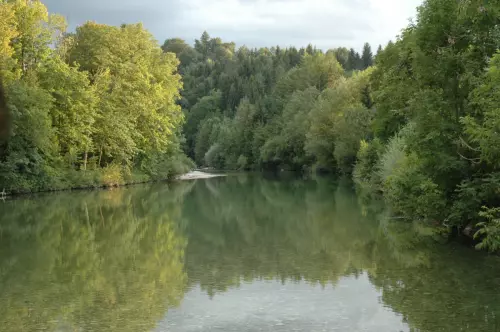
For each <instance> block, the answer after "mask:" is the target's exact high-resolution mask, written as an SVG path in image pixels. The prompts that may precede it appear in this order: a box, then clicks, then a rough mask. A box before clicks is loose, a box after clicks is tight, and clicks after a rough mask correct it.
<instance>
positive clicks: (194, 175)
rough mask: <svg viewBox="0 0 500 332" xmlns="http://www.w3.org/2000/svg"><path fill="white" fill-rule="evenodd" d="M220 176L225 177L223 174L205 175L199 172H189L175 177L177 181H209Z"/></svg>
mask: <svg viewBox="0 0 500 332" xmlns="http://www.w3.org/2000/svg"><path fill="white" fill-rule="evenodd" d="M220 176H225V175H224V174H211V173H205V172H200V171H193V172H189V173H187V174H184V175H181V176H179V177H177V180H198V179H210V178H216V177H220Z"/></svg>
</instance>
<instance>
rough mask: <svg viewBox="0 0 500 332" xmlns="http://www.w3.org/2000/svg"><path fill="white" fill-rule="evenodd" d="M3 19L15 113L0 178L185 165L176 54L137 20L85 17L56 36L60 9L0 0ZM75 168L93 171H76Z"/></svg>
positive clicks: (46, 179)
mask: <svg viewBox="0 0 500 332" xmlns="http://www.w3.org/2000/svg"><path fill="white" fill-rule="evenodd" d="M0 18H1V20H2V23H1V24H0V75H1V76H2V80H3V81H5V83H6V90H7V91H6V92H7V103H8V108H9V111H10V113H11V118H12V133H11V135H10V139H9V141H8V143H7V145H6V146H5V147H3V148H2V155H1V156H0V169H1V170H2V174H1V175H0V187H2V188H5V189H6V190H8V191H11V192H27V191H38V190H53V189H61V188H67V187H82V186H86V185H88V186H92V187H93V186H100V185H106V186H109V185H111V186H112V185H117V184H123V183H125V182H127V181H126V179H125V177H124V176H125V175H126V174H127V172H128V170H129V169H135V168H141V167H143V166H144V165H145V164H148V167H143V168H144V169H147V174H148V175H149V176H150V179H159V178H161V174H164V175H165V176H166V177H171V176H172V173H173V172H175V171H174V169H176V171H178V170H181V169H183V167H179V166H174V164H175V163H176V162H177V161H181V164H185V160H184V158H183V157H181V154H180V153H179V146H180V141H181V140H180V138H179V136H180V134H179V130H178V129H179V127H180V126H181V124H182V123H183V114H182V112H181V108H180V106H179V105H177V101H178V99H179V97H180V94H179V90H180V88H181V87H182V84H181V81H180V78H181V77H180V75H178V74H177V66H178V64H179V63H178V60H177V59H176V57H175V55H174V54H172V53H164V52H163V51H162V50H161V48H160V47H159V45H158V44H157V42H156V41H155V40H154V39H153V37H152V35H151V34H150V33H149V32H148V31H146V30H145V29H144V28H143V27H142V25H141V24H135V25H122V26H121V27H111V26H106V25H99V24H96V23H91V22H89V23H86V24H84V25H83V26H80V27H78V28H77V31H76V33H74V34H66V35H64V37H63V33H64V31H65V28H66V22H65V21H64V19H63V18H62V17H61V16H58V15H49V14H48V11H47V8H46V7H45V6H44V5H43V4H42V3H41V2H40V1H25V0H13V1H2V2H0ZM148 156H149V157H148ZM174 160H176V161H175V162H174ZM155 167H157V169H154V168H155ZM167 167H168V169H167ZM80 170H81V171H82V172H86V171H87V170H89V171H91V173H92V174H91V175H89V176H87V175H81V176H78V175H75V174H76V173H75V172H78V171H80ZM167 175H168V176H167ZM96 179H99V180H96ZM73 181H74V182H73Z"/></svg>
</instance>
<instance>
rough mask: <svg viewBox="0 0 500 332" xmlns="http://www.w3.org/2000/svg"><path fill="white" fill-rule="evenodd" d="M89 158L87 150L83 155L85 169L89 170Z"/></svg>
mask: <svg viewBox="0 0 500 332" xmlns="http://www.w3.org/2000/svg"><path fill="white" fill-rule="evenodd" d="M87 158H88V152H87V150H85V154H84V155H83V170H84V171H86V170H87Z"/></svg>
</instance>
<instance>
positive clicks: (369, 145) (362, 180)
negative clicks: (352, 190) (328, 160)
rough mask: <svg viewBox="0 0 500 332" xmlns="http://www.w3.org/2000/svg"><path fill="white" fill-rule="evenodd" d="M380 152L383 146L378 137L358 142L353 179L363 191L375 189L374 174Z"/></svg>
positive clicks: (368, 191)
mask: <svg viewBox="0 0 500 332" xmlns="http://www.w3.org/2000/svg"><path fill="white" fill-rule="evenodd" d="M382 152H383V147H382V143H381V142H380V140H379V139H375V140H373V141H371V142H367V141H365V140H362V141H361V143H360V147H359V151H358V154H357V158H356V159H357V161H356V166H355V167H354V171H353V179H354V183H355V184H356V185H357V186H358V188H359V189H361V191H363V192H365V193H374V192H376V191H377V185H376V183H375V176H374V175H375V170H376V166H377V164H378V162H379V160H380V155H381V154H382ZM378 187H380V186H378Z"/></svg>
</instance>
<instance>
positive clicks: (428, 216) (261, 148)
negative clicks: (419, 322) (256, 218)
mask: <svg viewBox="0 0 500 332" xmlns="http://www.w3.org/2000/svg"><path fill="white" fill-rule="evenodd" d="M499 23H500V5H499V4H497V3H496V2H491V1H489V2H487V1H456V0H427V1H425V2H424V3H423V5H422V6H420V7H419V9H418V15H417V18H416V20H415V22H414V23H411V24H410V25H409V26H408V27H407V28H406V29H404V30H403V31H402V33H401V35H400V36H399V37H398V38H397V40H396V41H395V42H390V43H389V44H388V45H387V46H386V47H385V48H384V49H383V50H381V49H379V52H378V54H377V56H376V57H375V59H373V56H372V55H371V49H370V46H369V45H365V49H364V52H363V54H362V55H359V54H356V52H355V51H353V50H351V51H348V50H346V49H343V48H340V49H333V50H330V51H328V52H326V53H323V52H322V51H320V50H317V49H315V48H314V47H312V46H308V47H307V48H303V49H300V50H297V49H295V48H289V49H281V48H279V47H276V48H271V49H267V48H262V49H254V50H250V49H247V48H245V47H242V48H240V49H238V50H236V49H235V47H234V44H233V43H224V42H222V41H221V40H220V39H218V38H210V37H209V35H208V34H206V33H205V34H204V35H203V36H202V37H201V39H200V40H197V41H196V43H195V45H194V47H190V46H188V45H187V44H186V43H184V42H183V41H182V40H179V39H171V40H167V41H166V42H165V44H164V46H163V48H164V50H166V51H169V52H174V53H176V54H177V56H178V57H179V59H180V61H181V66H180V68H181V69H180V72H181V73H182V75H183V79H184V83H185V84H184V88H185V89H184V91H183V92H182V97H183V98H182V102H181V104H182V106H183V108H184V110H185V114H186V124H185V127H184V132H185V135H186V145H185V150H186V151H187V153H188V154H189V155H190V156H192V157H194V158H195V160H196V162H197V164H198V165H205V166H211V167H216V168H228V169H275V170H280V169H290V170H302V171H309V170H314V169H316V170H324V171H329V172H337V173H343V174H347V175H351V174H352V175H353V177H354V180H355V182H356V183H357V184H358V187H359V188H360V189H361V191H362V192H364V193H368V194H369V195H372V196H375V197H377V196H380V195H381V196H383V197H384V198H385V199H386V201H387V202H388V203H389V205H390V206H391V207H392V209H393V213H394V214H396V215H398V216H400V217H403V218H404V219H407V220H411V221H420V222H424V223H430V224H433V225H435V226H437V227H440V228H441V229H443V230H448V231H454V230H459V231H461V232H464V233H466V234H467V235H469V236H474V237H475V238H476V239H477V240H478V241H479V242H480V244H479V247H480V248H484V249H488V250H492V251H493V250H498V249H500V198H499V197H500V195H499V188H500V172H499V170H500V163H499V160H500V158H499V157H500V136H499V135H500V134H499V132H500V110H499V109H498V105H499V104H500V90H499V89H498V86H500V74H499V73H500V54H497V53H496V52H497V51H498V49H499V48H500V28H499V26H500V24H499ZM373 64H374V66H372V65H373Z"/></svg>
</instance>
